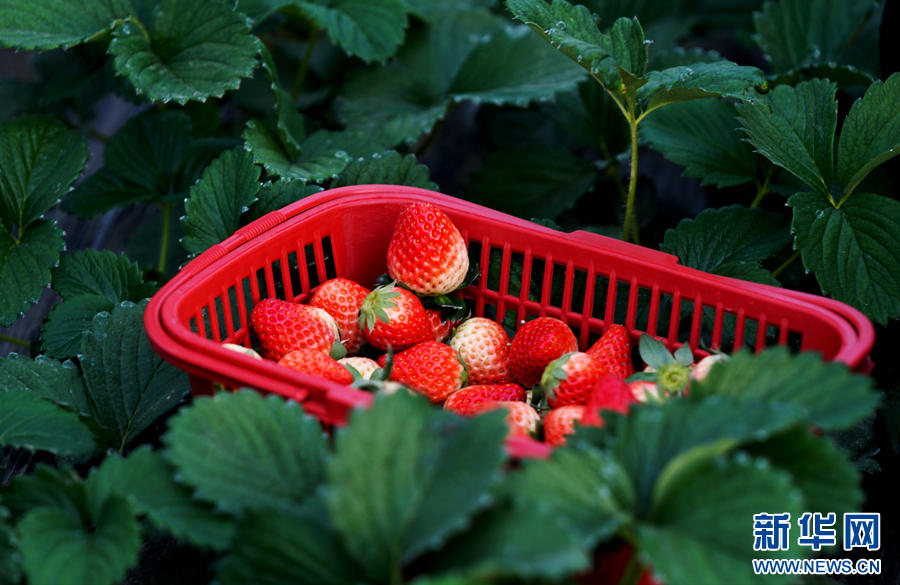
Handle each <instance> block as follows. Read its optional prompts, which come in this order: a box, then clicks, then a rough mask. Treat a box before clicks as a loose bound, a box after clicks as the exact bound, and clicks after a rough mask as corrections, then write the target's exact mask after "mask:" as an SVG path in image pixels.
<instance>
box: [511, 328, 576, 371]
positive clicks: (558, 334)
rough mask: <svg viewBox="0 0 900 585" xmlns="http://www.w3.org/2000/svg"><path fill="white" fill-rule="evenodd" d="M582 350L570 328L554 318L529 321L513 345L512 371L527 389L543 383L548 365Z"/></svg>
mask: <svg viewBox="0 0 900 585" xmlns="http://www.w3.org/2000/svg"><path fill="white" fill-rule="evenodd" d="M572 351H578V340H577V339H575V334H574V333H572V330H571V329H569V326H568V325H566V324H565V323H563V322H562V321H560V320H559V319H554V318H553V317H541V318H539V319H534V320H532V321H528V322H527V323H525V324H524V325H522V326H521V327H519V330H518V331H517V332H516V334H515V336H514V337H513V340H512V343H511V344H510V346H509V369H510V372H512V375H513V378H514V379H515V380H516V382H518V383H519V384H521V385H522V386H524V387H526V388H531V387H532V386H534V385H535V384H537V383H538V382H539V381H540V380H541V375H543V373H544V369H545V368H546V367H547V364H549V363H550V362H552V361H553V360H555V359H556V358H558V357H561V356H562V355H563V354H565V353H569V352H572Z"/></svg>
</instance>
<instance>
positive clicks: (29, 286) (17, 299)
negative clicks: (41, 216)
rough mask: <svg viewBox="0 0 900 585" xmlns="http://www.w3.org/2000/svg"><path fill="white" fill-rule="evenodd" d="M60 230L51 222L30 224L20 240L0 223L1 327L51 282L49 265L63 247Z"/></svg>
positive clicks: (10, 320) (36, 297)
mask: <svg viewBox="0 0 900 585" xmlns="http://www.w3.org/2000/svg"><path fill="white" fill-rule="evenodd" d="M62 235H63V231H62V230H61V229H60V228H59V226H57V225H56V223H54V222H52V221H46V220H41V221H38V222H35V223H33V224H31V225H30V226H29V227H28V229H27V230H26V231H25V233H24V234H23V233H22V231H21V230H20V231H19V239H18V240H17V239H16V238H15V237H13V235H12V234H11V233H10V232H8V231H7V230H6V229H4V227H3V226H0V293H2V297H3V300H4V302H3V303H2V304H0V327H9V326H10V325H12V324H13V323H15V322H16V319H18V318H19V315H22V314H24V313H25V312H26V311H27V310H28V309H29V307H31V304H32V303H33V302H35V301H36V300H38V298H40V296H41V290H42V289H44V288H45V287H46V286H48V285H49V284H50V268H51V267H52V266H54V265H56V263H57V261H59V253H60V252H61V251H63V250H64V249H65V247H66V243H65V241H64V240H63V239H62Z"/></svg>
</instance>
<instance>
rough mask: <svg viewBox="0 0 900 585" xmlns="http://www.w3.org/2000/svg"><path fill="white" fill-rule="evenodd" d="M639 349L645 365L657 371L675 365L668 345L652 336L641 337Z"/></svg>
mask: <svg viewBox="0 0 900 585" xmlns="http://www.w3.org/2000/svg"><path fill="white" fill-rule="evenodd" d="M638 349H639V350H640V354H641V359H642V360H644V363H645V364H647V365H648V366H651V367H652V368H655V369H656V370H661V369H662V368H664V367H666V366H668V365H671V364H674V363H675V358H674V357H672V353H671V352H670V351H669V349H668V348H667V347H666V345H665V344H664V343H663V342H662V341H660V340H658V339H656V338H655V337H653V336H652V335H646V334H645V335H641V338H640V342H639V344H638Z"/></svg>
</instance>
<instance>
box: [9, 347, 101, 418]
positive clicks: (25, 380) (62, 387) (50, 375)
mask: <svg viewBox="0 0 900 585" xmlns="http://www.w3.org/2000/svg"><path fill="white" fill-rule="evenodd" d="M0 390H4V391H6V392H13V391H28V392H33V393H35V394H37V395H38V396H41V397H42V398H46V399H47V400H49V401H51V402H55V403H56V404H59V405H61V406H66V407H69V408H70V409H71V410H74V411H75V412H77V413H79V414H81V415H84V416H93V413H94V411H93V409H92V408H91V403H90V399H89V398H88V396H87V392H86V390H85V387H84V380H83V379H82V377H81V372H79V371H78V366H76V365H75V364H74V363H72V362H70V361H66V362H63V363H60V362H58V361H57V360H54V359H50V358H47V357H44V356H38V357H36V358H34V359H33V360H31V359H29V358H27V357H25V356H23V355H21V354H18V353H11V354H9V356H8V357H7V358H5V359H0Z"/></svg>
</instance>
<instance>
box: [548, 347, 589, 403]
mask: <svg viewBox="0 0 900 585" xmlns="http://www.w3.org/2000/svg"><path fill="white" fill-rule="evenodd" d="M603 374H604V372H603V370H602V369H601V368H600V366H599V365H598V364H597V363H596V362H595V361H594V358H592V357H591V356H589V355H588V354H586V353H583V352H580V351H576V352H572V353H567V354H565V355H564V356H562V357H561V358H559V359H555V360H553V361H552V362H550V363H549V364H547V368H546V369H545V370H544V375H543V376H541V386H542V387H543V388H544V392H546V394H547V402H548V403H549V404H550V408H556V407H558V406H565V405H566V404H585V403H586V402H587V400H588V396H590V395H591V390H592V389H593V388H594V386H596V385H597V382H599V381H600V378H602V377H603Z"/></svg>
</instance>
